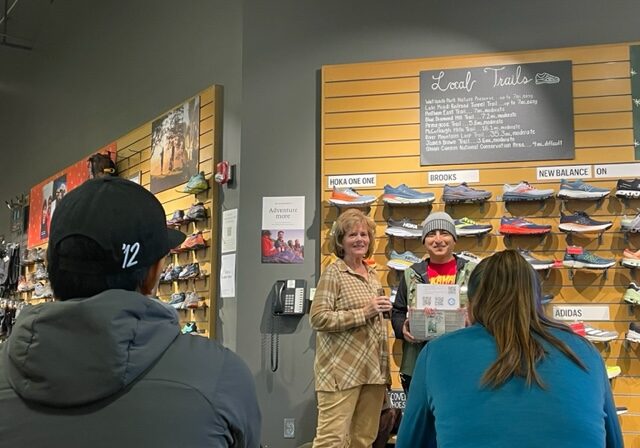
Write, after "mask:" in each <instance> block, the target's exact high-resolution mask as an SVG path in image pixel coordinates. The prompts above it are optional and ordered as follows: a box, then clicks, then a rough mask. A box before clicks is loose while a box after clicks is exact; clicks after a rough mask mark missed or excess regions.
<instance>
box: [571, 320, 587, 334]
mask: <svg viewBox="0 0 640 448" xmlns="http://www.w3.org/2000/svg"><path fill="white" fill-rule="evenodd" d="M569 328H571V331H573V332H574V333H575V334H578V335H580V336H586V335H587V332H586V330H585V327H584V323H582V322H573V323H570V324H569Z"/></svg>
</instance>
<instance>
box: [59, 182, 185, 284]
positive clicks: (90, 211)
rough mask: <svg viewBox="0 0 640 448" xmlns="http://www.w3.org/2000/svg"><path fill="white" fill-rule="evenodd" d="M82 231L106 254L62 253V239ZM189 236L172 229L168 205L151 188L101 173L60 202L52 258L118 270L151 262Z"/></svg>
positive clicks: (73, 265) (74, 268) (85, 268)
mask: <svg viewBox="0 0 640 448" xmlns="http://www.w3.org/2000/svg"><path fill="white" fill-rule="evenodd" d="M76 235H79V236H83V237H86V238H89V239H91V240H93V241H95V242H96V243H97V244H98V245H99V246H100V247H101V248H102V249H103V250H104V257H101V259H99V260H76V259H73V258H72V257H65V256H62V255H60V254H59V253H58V246H59V244H60V242H61V241H63V240H64V239H65V238H68V237H70V236H76ZM185 238H186V235H185V234H184V233H182V232H180V231H178V230H175V229H169V228H167V221H166V215H165V212H164V208H163V207H162V204H161V203H160V201H159V200H158V199H157V198H156V197H155V196H154V195H153V194H152V193H151V192H150V191H148V190H147V189H145V188H144V187H142V186H140V185H138V184H136V183H135V182H131V181H129V180H126V179H122V178H119V177H110V176H107V177H100V178H97V179H92V180H88V181H86V182H85V183H83V184H82V185H80V186H79V187H77V188H75V189H74V190H72V191H71V192H69V193H67V194H66V195H65V196H64V198H62V200H61V201H60V202H59V203H58V204H56V208H55V211H54V213H53V217H52V218H51V227H50V229H49V249H48V255H47V258H48V262H49V263H51V260H52V259H56V260H57V262H58V264H59V266H60V268H61V269H64V270H66V271H70V272H80V273H99V272H104V273H110V274H113V273H118V272H123V271H126V270H131V269H137V268H141V267H149V266H151V265H152V264H154V263H155V262H157V261H158V260H159V259H161V258H163V257H164V256H165V255H167V254H168V253H169V251H170V250H171V249H173V248H175V247H177V246H179V245H180V244H181V243H182V242H183V241H184V240H185Z"/></svg>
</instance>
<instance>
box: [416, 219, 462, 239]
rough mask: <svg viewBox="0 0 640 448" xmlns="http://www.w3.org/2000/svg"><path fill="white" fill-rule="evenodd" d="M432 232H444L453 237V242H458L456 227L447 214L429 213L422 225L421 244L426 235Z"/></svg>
mask: <svg viewBox="0 0 640 448" xmlns="http://www.w3.org/2000/svg"><path fill="white" fill-rule="evenodd" d="M434 230H446V231H447V232H449V233H450V234H451V236H453V239H454V240H455V241H458V234H457V233H456V225H455V223H454V222H453V219H451V216H449V214H448V213H445V212H435V213H431V214H430V215H429V216H427V219H425V220H424V222H423V223H422V242H423V243H424V238H425V237H426V236H427V233H429V232H433V231H434Z"/></svg>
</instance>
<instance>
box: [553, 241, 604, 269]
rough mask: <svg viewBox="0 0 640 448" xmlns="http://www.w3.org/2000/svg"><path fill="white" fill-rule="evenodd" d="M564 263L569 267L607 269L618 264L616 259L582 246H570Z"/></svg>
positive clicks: (565, 254)
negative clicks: (601, 255) (595, 253)
mask: <svg viewBox="0 0 640 448" xmlns="http://www.w3.org/2000/svg"><path fill="white" fill-rule="evenodd" d="M562 264H563V265H565V266H566V267H568V268H578V269H580V268H587V269H607V268H610V267H611V266H613V265H614V264H616V260H612V259H609V258H602V257H599V256H597V255H594V254H592V253H591V252H589V251H586V250H584V249H583V248H582V247H578V246H569V247H567V250H566V252H565V253H564V261H563V262H562Z"/></svg>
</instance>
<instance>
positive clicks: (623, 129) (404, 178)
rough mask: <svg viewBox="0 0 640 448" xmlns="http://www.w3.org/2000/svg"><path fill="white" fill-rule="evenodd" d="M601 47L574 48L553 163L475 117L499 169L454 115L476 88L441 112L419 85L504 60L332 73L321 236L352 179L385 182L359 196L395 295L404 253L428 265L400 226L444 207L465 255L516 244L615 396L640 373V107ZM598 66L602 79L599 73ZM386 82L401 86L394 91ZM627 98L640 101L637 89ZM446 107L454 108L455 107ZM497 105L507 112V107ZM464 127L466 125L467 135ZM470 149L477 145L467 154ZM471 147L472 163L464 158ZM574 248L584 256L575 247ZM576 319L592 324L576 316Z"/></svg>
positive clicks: (324, 116) (324, 132)
mask: <svg viewBox="0 0 640 448" xmlns="http://www.w3.org/2000/svg"><path fill="white" fill-rule="evenodd" d="M623 47H624V48H622V49H621V48H618V47H616V48H618V51H619V52H618V53H617V56H616V59H618V57H619V60H622V61H626V60H628V58H629V55H630V52H629V48H627V45H624V46H623ZM602 51H603V54H602V56H595V55H593V57H592V55H590V56H588V57H587V56H585V55H583V54H582V53H580V52H575V53H574V54H571V56H575V59H574V60H573V64H574V65H573V70H574V71H573V74H574V76H576V78H575V79H574V80H573V99H574V102H573V106H574V111H573V113H574V117H573V118H574V121H573V122H574V126H575V132H574V133H573V134H572V135H574V137H575V141H574V143H575V144H574V150H575V154H574V156H572V157H569V158H567V159H558V160H542V159H538V160H533V159H531V160H527V159H526V158H525V157H522V158H520V159H517V158H511V159H509V158H508V157H509V156H513V155H514V153H515V152H517V151H511V149H510V148H507V147H508V146H509V143H508V142H506V140H508V139H509V137H508V136H507V134H509V133H512V131H511V130H510V129H509V128H508V126H509V125H511V124H512V123H513V122H512V121H510V120H511V119H510V118H507V119H506V120H505V121H504V124H505V126H504V128H501V125H500V124H496V125H494V123H493V122H489V121H487V122H485V123H483V124H481V123H482V122H483V121H484V120H488V119H489V117H486V116H481V114H480V113H479V112H477V111H474V118H475V119H477V120H478V123H477V125H478V126H483V125H485V124H486V132H493V134H492V135H494V136H496V139H497V138H500V137H503V136H504V137H505V149H504V151H502V150H501V152H504V155H505V157H504V158H503V159H502V160H501V161H498V162H490V161H484V162H477V161H474V162H471V159H472V158H474V157H476V158H477V155H478V154H479V153H480V152H481V151H482V148H481V146H482V143H483V142H482V141H481V140H480V141H479V142H478V140H476V137H475V136H474V131H473V130H472V129H471V127H473V126H475V124H469V122H468V121H467V119H466V118H465V117H466V115H465V113H466V112H468V109H463V107H462V106H460V109H459V110H460V112H459V113H458V111H457V110H456V111H454V107H453V106H455V108H456V109H457V108H458V106H459V103H458V101H460V104H462V97H463V96H464V95H466V93H467V92H464V91H463V90H462V89H461V90H460V91H459V92H458V91H456V92H452V90H453V89H450V91H449V92H446V93H445V92H439V93H437V95H440V94H442V95H441V96H437V97H436V98H438V99H439V98H445V104H443V105H441V104H439V103H438V102H437V101H436V100H433V101H432V102H429V103H428V104H429V105H425V103H423V102H424V101H428V99H429V98H430V96H429V94H431V93H432V92H429V90H428V84H427V81H428V79H427V78H425V77H424V75H423V77H422V78H421V77H420V74H421V72H422V71H428V70H433V69H434V67H437V68H438V69H440V68H442V70H443V72H444V73H446V76H449V72H447V71H446V69H449V68H451V69H459V68H461V67H478V66H480V65H484V66H491V65H492V64H497V63H502V62H497V61H496V59H495V58H494V59H492V58H491V57H486V58H485V57H482V58H480V59H478V58H479V56H478V55H474V59H472V60H471V59H470V60H466V58H465V57H454V58H453V60H452V61H449V60H445V59H440V58H438V59H437V60H434V59H425V60H412V61H411V62H410V63H409V64H407V63H406V62H407V61H384V64H380V61H377V62H376V63H371V64H369V63H364V64H363V63H359V64H340V65H336V66H325V67H323V76H324V77H325V78H324V79H323V81H321V84H322V88H323V89H324V90H321V98H320V104H321V107H322V108H326V110H322V111H321V117H320V119H321V124H320V126H321V129H320V135H321V140H322V141H321V145H320V151H321V163H322V165H321V167H320V176H319V179H321V180H320V181H319V182H318V188H319V189H321V190H322V192H323V193H322V202H323V211H322V212H321V214H322V216H321V222H323V223H325V224H324V227H323V230H322V231H321V234H320V236H321V239H323V238H325V237H326V236H327V235H328V233H329V227H330V224H331V223H332V222H333V221H334V220H335V218H336V216H337V215H338V214H339V211H337V210H336V207H327V206H326V205H327V204H328V201H329V197H330V195H331V187H329V186H328V184H327V179H328V178H329V177H331V176H343V177H348V176H353V178H354V179H356V178H361V177H362V176H363V175H365V174H366V175H367V176H371V178H373V177H374V176H376V177H375V180H374V182H375V185H367V187H366V189H362V190H359V191H358V193H360V194H367V195H373V196H376V197H377V200H376V201H373V202H372V203H371V204H370V210H368V215H369V216H370V217H372V218H373V219H374V221H375V224H376V232H375V235H376V238H375V239H376V241H375V246H374V247H375V250H374V254H373V257H374V259H375V260H376V262H377V263H376V265H377V270H378V272H379V273H380V276H381V278H382V283H383V286H384V287H385V289H387V290H390V289H391V288H393V287H395V286H398V284H399V282H400V279H401V278H402V277H403V275H405V274H404V273H405V272H406V270H405V271H403V270H402V268H403V267H404V266H405V265H406V264H408V263H410V261H409V262H408V261H405V260H403V259H401V258H400V255H402V254H406V253H407V252H409V253H410V254H412V255H413V256H414V257H417V258H418V259H421V260H422V259H424V258H425V254H426V250H425V248H424V245H423V244H422V243H421V241H420V238H408V236H409V235H410V234H411V232H410V231H407V230H405V229H403V228H402V227H401V225H402V224H401V222H402V221H405V222H410V223H415V224H417V223H420V222H421V221H423V220H424V219H425V218H426V217H427V216H428V215H430V214H433V213H434V212H441V211H446V212H447V213H449V214H450V215H451V217H452V218H453V220H454V221H455V226H456V232H457V234H458V238H457V241H456V243H455V244H456V245H455V249H454V250H455V252H456V253H465V252H470V253H473V254H475V255H477V256H478V257H483V258H485V257H488V256H491V255H492V254H493V253H495V252H496V251H500V250H504V249H505V248H512V249H520V251H521V254H522V255H523V257H524V258H525V259H526V260H527V261H528V262H529V264H530V265H531V266H532V268H533V269H534V270H535V271H536V273H537V276H538V277H539V278H540V279H541V280H542V293H543V294H542V295H543V297H542V298H541V300H543V301H544V303H543V305H542V306H543V309H544V310H545V312H546V313H547V314H549V315H550V316H554V311H556V310H564V309H568V310H569V311H570V313H574V314H573V315H574V316H576V317H573V318H569V317H566V316H562V317H563V322H565V323H567V324H570V323H573V319H575V320H577V321H580V322H581V323H582V324H583V325H582V329H583V334H584V335H585V336H586V335H587V329H589V338H590V339H591V340H592V342H594V345H595V347H596V348H597V349H598V350H599V351H600V352H601V353H602V355H603V357H606V360H607V364H608V365H617V366H619V367H620V368H621V373H620V374H619V375H618V376H617V377H616V378H615V379H613V380H612V381H613V382H614V386H616V385H617V386H621V389H620V394H621V395H625V394H628V391H629V390H633V388H634V387H637V385H636V384H635V382H634V381H635V377H636V376H637V372H640V356H638V353H640V346H636V345H633V344H635V343H631V342H628V341H625V339H624V334H625V333H626V332H627V330H628V328H629V324H630V323H631V322H638V328H637V330H638V337H637V340H638V342H639V343H640V306H638V305H640V303H637V304H636V302H640V299H639V298H638V294H639V293H638V290H637V285H640V267H639V266H638V263H639V262H638V260H637V256H638V251H639V250H640V214H639V213H638V212H640V172H639V171H638V168H637V163H638V157H637V154H638V147H637V143H636V142H635V140H639V139H638V131H637V129H636V130H635V132H634V129H633V123H637V117H639V116H640V113H639V110H636V108H635V107H634V108H631V107H630V106H629V104H630V103H629V104H625V105H624V106H620V107H619V106H618V104H619V103H618V101H621V97H622V96H625V95H626V98H627V100H628V99H629V91H630V86H629V84H630V83H631V81H632V78H633V79H636V78H637V76H636V77H631V75H629V74H628V72H627V70H626V67H625V68H621V69H620V72H616V74H614V71H613V67H614V65H615V64H616V63H617V62H615V61H614V60H613V57H612V56H611V55H605V53H606V52H608V51H609V48H606V49H603V50H602ZM568 53H571V50H569V51H568ZM557 56H558V58H561V57H565V56H567V54H564V53H563V54H560V53H558V54H557ZM480 60H481V61H482V62H480ZM454 61H455V62H454ZM577 61H580V62H577ZM604 61H606V62H604ZM592 64H593V65H592ZM394 67H395V68H394ZM634 68H635V71H637V70H638V68H637V67H634ZM595 69H597V70H599V72H598V73H599V74H596V72H593V73H592V74H590V73H591V70H595ZM452 73H453V72H452ZM455 73H456V74H458V72H455ZM460 73H462V74H463V73H464V72H463V71H461V72H460ZM447 79H448V78H447ZM409 80H411V83H410V82H409ZM443 80H444V78H443ZM584 81H587V82H584ZM618 82H620V83H621V84H622V87H621V88H620V89H619V90H618V91H616V92H615V93H613V92H612V90H610V84H614V83H618ZM634 82H635V81H634ZM388 83H398V84H397V88H395V87H389V84H388ZM416 83H417V86H418V88H417V89H416ZM421 83H422V84H421ZM338 85H339V88H338V87H337V86H338ZM416 90H421V91H420V92H417V91H416ZM605 90H606V92H605ZM587 92H588V93H587ZM450 93H451V95H450ZM455 94H458V95H455ZM473 94H475V91H474V93H473ZM632 96H633V98H636V97H638V91H634V92H633V95H632ZM338 97H339V99H338ZM447 100H449V101H451V104H452V106H447V104H446V101H447ZM627 102H628V101H627ZM596 103H597V105H596ZM605 104H606V106H605ZM614 104H615V106H614ZM449 107H450V109H448V108H449ZM497 107H501V105H500V104H499V103H498V106H497ZM430 108H432V109H433V111H434V112H433V114H432V115H431V116H430V118H431V119H433V121H428V122H427V121H426V120H425V118H426V116H427V114H431V112H429V110H430ZM445 109H446V110H447V111H451V112H452V116H451V117H449V116H444V115H443V116H439V115H437V112H439V111H441V110H443V111H444V110H445ZM423 114H424V115H423ZM618 114H620V115H619V116H618ZM454 115H458V118H454V117H453V116H454ZM469 116H470V115H469ZM614 116H615V117H616V118H620V120H616V119H614ZM522 117H524V115H522ZM522 117H520V118H522ZM490 118H494V119H495V118H500V119H502V117H496V116H493V117H490ZM469 120H471V119H469ZM514 121H515V120H514ZM523 123H526V124H525V125H523ZM623 123H624V124H623ZM518 124H519V125H522V127H521V128H519V130H518V131H515V132H513V133H512V136H516V135H518V134H519V133H520V132H525V133H526V132H529V130H531V131H533V125H532V124H530V123H529V122H528V120H527V118H522V120H521V121H520V122H519V123H518ZM467 125H468V126H469V130H468V131H466V132H465V126H467ZM337 129H339V130H337ZM442 129H448V130H449V131H450V134H449V136H446V137H442V138H446V140H442V139H441V136H442V135H444V134H446V132H447V131H446V130H445V131H442ZM477 130H478V129H476V131H477ZM465 134H467V135H466V136H465ZM468 134H471V135H470V136H469V135H468ZM478 134H480V133H479V132H478ZM539 134H540V133H539V132H538V129H536V135H535V136H533V137H532V140H536V139H538V140H537V144H541V145H542V146H544V145H545V144H546V143H551V141H550V140H548V141H547V142H545V140H546V139H545V140H542V137H541V136H540V135H539ZM623 134H624V135H623ZM434 135H438V140H440V143H433V141H431V140H430V138H431V137H432V136H434ZM448 137H450V139H449V138H448ZM516 139H517V137H516ZM427 141H431V142H432V143H428V142H427ZM445 141H446V143H445ZM463 141H465V142H466V141H468V142H469V146H468V147H467V145H466V143H462V142H463ZM565 143H566V140H565ZM478 144H479V145H480V147H478ZM463 147H464V151H462V148H463ZM548 149H549V150H551V148H548ZM431 151H433V154H431ZM448 151H452V157H451V161H450V162H447V160H446V159H447V152H448ZM436 153H437V155H436ZM465 153H468V154H469V160H465ZM432 155H433V156H434V157H432ZM438 157H441V158H442V160H441V163H442V164H441V165H440V164H439V163H438V164H436V163H434V162H433V161H434V160H436V159H437V158H438ZM634 170H635V172H634ZM622 173H624V174H622ZM614 176H620V178H618V177H614ZM405 186H406V187H409V188H410V189H411V190H413V191H414V192H417V193H418V194H427V193H433V194H434V196H435V198H434V200H432V201H430V202H429V203H428V204H427V203H420V198H419V195H418V194H416V193H409V194H406V193H405V192H404V191H403V189H404V187H405ZM356 188H357V187H356ZM414 198H416V199H417V200H415V202H414ZM503 218H504V219H503ZM483 225H484V226H486V227H482V226H483ZM396 226H397V227H396ZM394 228H397V229H398V230H393V229H394ZM395 232H397V233H396V234H394V233H395ZM569 248H571V250H568V249H569ZM576 248H580V250H581V254H578V253H573V252H575V251H576V250H577V249H576ZM320 252H321V260H322V264H321V266H325V263H324V260H325V259H326V257H327V256H328V255H330V252H329V251H328V250H327V248H325V247H322V249H321V250H320ZM632 283H633V286H632V285H631V284H632ZM545 296H546V297H545ZM551 299H552V300H551ZM594 310H598V312H599V313H600V314H596V313H595V311H594ZM579 313H583V315H584V316H587V317H588V318H585V317H579V316H578V315H579ZM556 315H557V316H560V315H561V313H560V312H559V311H558V312H557V313H556ZM585 326H586V328H585ZM598 332H603V333H598ZM391 344H392V345H393V347H394V356H397V359H396V361H398V362H399V361H400V360H401V359H402V355H401V353H400V354H398V353H397V352H396V350H398V349H397V347H399V346H400V345H401V344H399V343H398V341H391ZM394 367H395V366H394ZM392 381H393V384H392V388H394V389H400V388H401V385H400V382H399V373H398V369H396V370H393V371H392ZM614 392H615V390H614ZM624 400H625V401H624V402H623V403H621V404H628V401H627V400H628V398H627V397H625V398H624ZM636 408H637V406H635V407H634V405H633V404H631V405H630V407H629V411H630V412H629V413H630V414H633V415H634V417H633V418H636V419H637V420H636V421H633V422H632V424H631V426H630V427H629V428H634V427H636V426H637V425H639V424H640V413H638V409H636ZM627 421H629V420H628V419H627ZM623 422H624V421H623ZM630 431H635V430H633V429H630ZM636 442H640V436H638V437H637V439H634V441H633V443H636ZM628 444H631V442H629V443H628Z"/></svg>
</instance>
